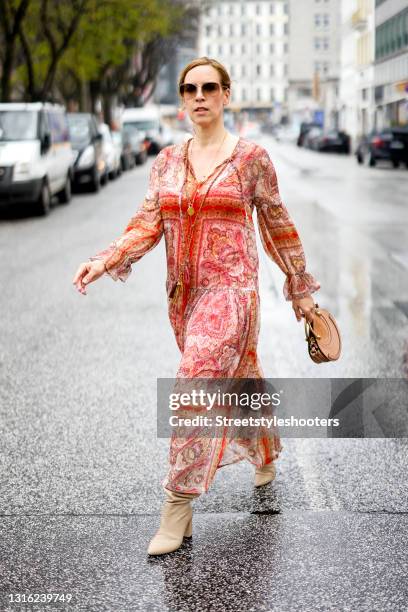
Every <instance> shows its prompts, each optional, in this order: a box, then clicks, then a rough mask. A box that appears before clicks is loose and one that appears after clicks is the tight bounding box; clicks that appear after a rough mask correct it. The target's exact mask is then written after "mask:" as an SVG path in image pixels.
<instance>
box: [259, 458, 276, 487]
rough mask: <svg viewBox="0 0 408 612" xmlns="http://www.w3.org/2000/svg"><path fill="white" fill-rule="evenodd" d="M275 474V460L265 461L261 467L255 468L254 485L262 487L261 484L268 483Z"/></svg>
mask: <svg viewBox="0 0 408 612" xmlns="http://www.w3.org/2000/svg"><path fill="white" fill-rule="evenodd" d="M275 476H276V468H275V462H274V461H272V462H271V463H267V464H266V465H264V466H263V467H261V468H256V470H255V486H256V487H262V485H266V484H268V482H271V481H272V480H274V478H275Z"/></svg>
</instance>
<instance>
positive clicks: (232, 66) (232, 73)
mask: <svg viewBox="0 0 408 612" xmlns="http://www.w3.org/2000/svg"><path fill="white" fill-rule="evenodd" d="M231 76H232V77H234V76H235V70H234V65H231Z"/></svg>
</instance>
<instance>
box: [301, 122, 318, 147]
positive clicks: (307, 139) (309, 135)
mask: <svg viewBox="0 0 408 612" xmlns="http://www.w3.org/2000/svg"><path fill="white" fill-rule="evenodd" d="M322 135H323V129H322V128H321V127H320V126H319V127H317V126H315V127H312V128H310V130H308V131H307V132H306V134H305V136H304V139H303V146H304V147H305V148H306V149H313V150H314V151H317V150H318V144H317V143H318V141H319V139H320V138H321V137H322Z"/></svg>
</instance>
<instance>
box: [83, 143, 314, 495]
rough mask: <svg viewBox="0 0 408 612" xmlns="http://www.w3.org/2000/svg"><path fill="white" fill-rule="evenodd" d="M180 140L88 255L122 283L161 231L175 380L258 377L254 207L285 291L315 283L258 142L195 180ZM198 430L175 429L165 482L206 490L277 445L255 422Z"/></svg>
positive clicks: (300, 293)
mask: <svg viewBox="0 0 408 612" xmlns="http://www.w3.org/2000/svg"><path fill="white" fill-rule="evenodd" d="M188 144H189V141H187V142H185V143H182V144H177V145H173V146H168V147H165V148H164V149H162V151H161V152H160V153H159V154H158V156H157V157H156V159H155V160H154V162H153V165H152V168H151V172H150V179H149V186H148V189H147V192H146V195H145V198H144V200H143V202H142V204H141V205H140V207H139V209H138V210H137V211H136V212H135V215H134V216H133V217H132V218H131V219H130V221H129V222H128V225H127V226H126V228H125V230H124V232H123V234H122V235H121V236H119V237H118V238H117V239H116V240H114V241H113V242H112V243H111V244H110V245H109V246H108V248H106V249H105V250H103V251H100V252H99V253H97V254H96V255H94V256H92V257H91V258H90V259H91V260H96V259H99V260H103V261H104V262H105V266H106V269H107V272H108V274H109V275H110V276H111V277H112V279H113V280H115V281H117V280H118V279H120V280H121V281H123V282H124V281H126V279H127V278H128V276H129V274H130V273H131V266H132V264H133V263H135V262H137V261H138V260H139V259H140V258H141V257H142V256H143V255H146V253H148V252H149V251H150V250H152V249H153V248H154V247H155V246H156V245H157V244H158V243H159V241H160V239H161V237H162V235H164V238H165V245H166V256H167V282H166V288H167V295H168V313H169V319H170V323H171V325H172V328H173V330H174V334H175V338H176V341H177V344H178V347H179V349H180V352H181V361H180V364H179V368H178V371H177V374H176V376H177V378H200V377H201V378H213V377H215V378H222V377H224V378H263V377H264V373H263V370H262V367H261V364H260V363H259V359H258V355H257V343H258V333H259V325H260V324H259V306H260V304H259V290H258V254H257V248H256V237H255V236H256V235H255V227H254V223H253V218H252V217H253V212H254V209H256V218H257V223H258V227H259V230H260V236H261V240H262V244H263V247H264V249H265V251H266V253H267V254H268V255H269V256H270V257H271V259H272V260H273V261H274V262H275V263H276V264H277V265H278V266H279V267H280V269H281V270H282V272H283V273H284V274H285V277H286V279H285V282H284V285H283V295H284V298H285V299H286V300H287V301H291V300H292V299H293V298H300V297H304V296H306V295H307V294H309V293H313V292H315V291H317V290H318V289H319V288H320V283H319V282H318V281H317V280H316V279H315V278H314V277H313V276H312V275H311V274H310V273H309V272H307V271H306V261H305V255H304V251H303V247H302V243H301V241H300V238H299V235H298V233H297V231H296V228H295V226H294V223H293V221H292V219H291V217H290V216H289V214H288V211H287V209H286V207H285V205H284V203H283V202H282V200H281V198H280V194H279V189H278V182H277V177H276V172H275V168H274V165H273V163H272V161H271V159H270V157H269V155H268V152H267V151H266V149H264V148H263V147H262V146H260V145H258V144H255V143H253V142H250V141H248V140H246V139H244V138H242V137H241V138H240V139H239V140H238V142H237V144H236V146H235V149H234V150H233V152H232V154H231V155H230V157H229V158H228V159H225V160H224V161H223V162H222V163H221V164H219V165H218V166H217V167H216V168H215V169H214V171H213V172H212V174H211V175H210V176H209V177H207V179H206V180H205V181H203V182H201V183H200V182H199V181H197V179H196V177H195V175H194V170H193V168H192V166H191V164H190V162H189V159H188V154H187V152H188ZM192 202H194V209H195V213H194V214H193V215H191V216H190V215H189V214H187V208H188V206H189V205H190V204H191V203H192ZM180 278H181V279H182V281H183V285H182V287H181V288H180V291H179V290H178V289H179V288H178V287H177V281H178V280H179V279H180ZM175 288H176V289H175ZM174 294H176V298H175V297H174ZM201 434H202V432H201V433H200V428H195V429H194V434H193V435H191V436H190V437H189V438H188V439H186V438H180V437H177V436H176V434H175V433H174V432H173V436H172V438H171V440H170V453H169V469H168V472H167V474H166V477H165V479H164V480H163V482H162V484H163V486H164V487H166V488H168V489H171V490H174V491H180V492H185V493H198V494H200V493H203V492H207V491H208V489H209V487H210V484H211V482H212V480H213V478H214V476H215V473H216V470H217V469H218V468H220V467H222V466H224V465H227V464H231V463H235V462H237V461H240V460H243V459H247V460H248V461H250V462H251V463H252V464H253V465H254V466H257V467H262V466H263V465H265V464H266V463H269V462H271V461H274V460H275V459H277V458H278V457H279V454H280V452H281V451H282V449H283V446H282V444H281V441H280V438H279V435H278V432H277V431H274V432H273V435H271V433H268V435H265V432H263V431H262V428H261V427H260V428H259V435H257V436H255V437H253V438H252V439H251V440H248V439H245V440H241V439H237V438H236V437H231V436H229V432H228V427H226V428H225V431H224V433H223V435H222V436H217V437H214V436H213V437H210V436H208V435H207V436H205V435H201Z"/></svg>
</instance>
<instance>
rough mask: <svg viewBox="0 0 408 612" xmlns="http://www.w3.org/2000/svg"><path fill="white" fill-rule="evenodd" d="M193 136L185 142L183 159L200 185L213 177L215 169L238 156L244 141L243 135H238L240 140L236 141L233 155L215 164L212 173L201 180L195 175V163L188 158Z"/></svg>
mask: <svg viewBox="0 0 408 612" xmlns="http://www.w3.org/2000/svg"><path fill="white" fill-rule="evenodd" d="M193 138H194V136H192V137H191V138H189V139H188V140H187V141H186V142H185V143H184V153H183V159H184V164H185V167H186V168H187V169H189V170H190V173H191V175H192V177H193V179H194V180H195V182H196V183H198V184H199V185H203V184H204V183H206V182H207V181H208V179H209V178H211V177H212V175H213V174H214V172H215V171H216V170H217V169H218V168H219V167H220V166H222V165H224V164H226V163H227V162H230V161H231V160H232V159H233V158H234V157H235V156H236V154H237V153H238V149H239V146H240V144H241V141H242V136H238V140H237V142H236V143H235V147H234V148H233V150H232V153H231V155H230V156H229V157H226V158H225V159H224V160H223V161H222V162H220V163H219V164H217V165H216V166H215V168H214V169H213V170H212V171H211V174H209V175H208V176H206V177H205V179H203V180H202V181H199V180H198V179H197V177H196V175H195V172H194V168H193V165H192V163H191V162H190V160H189V158H188V149H189V146H190V142H191V141H192V140H193Z"/></svg>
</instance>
